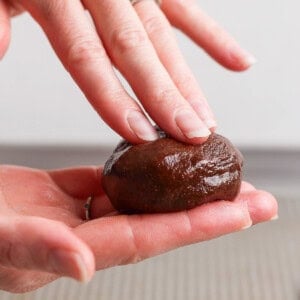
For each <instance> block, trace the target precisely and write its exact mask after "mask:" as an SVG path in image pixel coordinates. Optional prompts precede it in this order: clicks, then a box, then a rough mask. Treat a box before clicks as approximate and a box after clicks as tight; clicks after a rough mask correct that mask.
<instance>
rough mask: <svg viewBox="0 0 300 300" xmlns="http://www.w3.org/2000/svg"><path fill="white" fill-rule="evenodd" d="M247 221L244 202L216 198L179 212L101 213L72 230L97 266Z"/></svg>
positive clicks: (134, 257)
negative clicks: (103, 214) (94, 259)
mask: <svg viewBox="0 0 300 300" xmlns="http://www.w3.org/2000/svg"><path fill="white" fill-rule="evenodd" d="M250 224H251V219H250V217H249V213H248V210H247V207H246V205H243V204H241V203H240V204H237V203H232V202H227V201H219V202H215V203H209V204H207V205H203V206H200V207H197V208H195V209H192V210H189V211H183V212H178V213H169V214H153V215H131V216H126V215H120V216H115V217H104V218H101V219H97V220H93V221H90V222H87V223H85V224H82V225H80V226H79V227H77V228H76V229H75V232H76V233H77V234H78V236H79V237H80V238H82V239H83V240H84V241H85V242H86V243H87V244H88V245H89V246H90V247H91V249H92V250H93V252H94V255H95V258H96V268H97V269H102V268H106V267H109V266H114V265H119V264H125V263H132V262H137V261H140V260H141V259H145V258H147V257H150V256H154V255H157V254H160V253H163V252H166V251H169V250H172V249H174V248H177V247H179V246H183V245H187V244H191V243H196V242H201V241H205V240H208V239H212V238H215V237H218V236H220V235H223V234H227V233H230V232H234V231H238V230H240V229H242V228H245V227H249V225H250ZM94 241H97V243H95V242H94Z"/></svg>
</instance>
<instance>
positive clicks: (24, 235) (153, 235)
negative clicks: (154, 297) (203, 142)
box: [0, 166, 277, 292]
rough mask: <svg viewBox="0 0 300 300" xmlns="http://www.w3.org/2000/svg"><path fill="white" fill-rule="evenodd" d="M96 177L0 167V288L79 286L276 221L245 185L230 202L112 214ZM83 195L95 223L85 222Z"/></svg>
mask: <svg viewBox="0 0 300 300" xmlns="http://www.w3.org/2000/svg"><path fill="white" fill-rule="evenodd" d="M101 172H102V170H101V169H97V168H95V167H80V168H73V169H62V170H55V171H49V172H46V171H41V170H35V169H29V168H22V167H13V166H2V167H0V289H3V290H7V291H11V292H25V291H30V290H33V289H36V288H38V287H40V286H43V285H45V284H46V283H48V282H50V281H52V280H55V279H57V278H58V277H60V276H70V277H73V278H75V279H78V280H82V281H85V280H88V279H90V278H91V277H92V275H93V273H94V271H95V269H96V270H100V269H104V268H108V267H111V266H115V265H122V264H128V263H135V262H138V261H140V260H143V259H146V258H148V257H151V256H154V255H158V254H160V253H163V252H166V251H170V250H172V249H174V248H177V247H181V246H184V245H188V244H191V243H197V242H201V241H205V240H209V239H212V238H216V237H218V236H221V235H224V234H227V233H230V232H235V231H238V230H241V229H245V228H248V227H249V226H251V225H252V224H256V223H258V222H263V221H267V220H270V219H272V218H273V217H274V216H276V215H277V203H276V200H275V199H274V198H273V197H272V196H271V195H270V194H268V193H266V192H263V191H257V190H255V188H254V187H253V186H251V185H250V184H248V183H243V186H242V190H241V193H240V194H239V196H238V197H237V198H236V199H235V200H234V201H233V202H229V201H218V202H214V203H210V204H206V205H202V206H199V207H197V208H194V209H192V210H189V211H183V212H178V213H169V214H153V215H146V214H145V215H130V216H128V215H120V214H118V213H117V212H116V211H115V210H114V209H113V208H112V206H111V204H110V202H109V200H108V199H107V197H106V196H105V194H104V193H103V191H102V189H101V186H100V182H101ZM90 195H94V196H95V198H94V200H93V202H92V211H91V214H92V217H93V218H95V219H93V220H91V221H85V220H84V219H85V211H84V204H85V202H86V199H87V197H88V196H90Z"/></svg>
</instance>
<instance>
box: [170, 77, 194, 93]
mask: <svg viewBox="0 0 300 300" xmlns="http://www.w3.org/2000/svg"><path fill="white" fill-rule="evenodd" d="M173 82H174V84H175V85H176V86H177V88H178V89H179V90H180V91H192V90H194V89H195V88H194V87H195V85H196V82H195V78H194V76H192V75H191V74H185V75H182V74H181V75H180V76H177V77H174V78H173Z"/></svg>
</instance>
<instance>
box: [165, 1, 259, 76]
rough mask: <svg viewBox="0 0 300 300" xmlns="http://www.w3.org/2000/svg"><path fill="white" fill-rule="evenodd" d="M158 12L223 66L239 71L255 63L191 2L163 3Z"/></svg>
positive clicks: (253, 59)
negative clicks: (162, 12) (162, 13)
mask: <svg viewBox="0 0 300 300" xmlns="http://www.w3.org/2000/svg"><path fill="white" fill-rule="evenodd" d="M161 9H162V10H163V11H164V13H165V14H166V16H167V17H168V19H169V21H170V22H171V24H172V25H174V26H175V27H177V28H179V29H180V30H182V31H183V32H185V33H186V34H187V35H188V36H190V37H191V38H192V39H193V40H194V41H195V42H196V43H197V44H198V45H199V46H201V47H202V48H203V49H204V50H205V51H206V52H207V53H208V54H209V55H210V56H212V57H213V58H214V59H215V60H216V61H218V62H219V63H220V64H221V65H223V66H224V67H226V68H228V69H231V70H235V71H242V70H245V69H247V68H249V67H250V66H251V65H252V64H254V63H255V58H254V56H253V55H251V54H250V53H248V52H247V51H245V50H243V49H242V48H241V47H240V46H239V45H238V43H237V42H236V41H235V40H234V39H233V37H232V36H230V35H229V34H228V33H227V32H226V31H225V30H224V29H223V28H222V27H220V26H219V25H218V24H217V23H216V22H215V21H214V20H213V19H212V18H210V17H209V16H208V15H207V14H206V13H205V12H203V11H202V10H201V9H200V8H199V7H198V5H197V3H196V1H194V0H185V1H181V0H163V1H162V5H161Z"/></svg>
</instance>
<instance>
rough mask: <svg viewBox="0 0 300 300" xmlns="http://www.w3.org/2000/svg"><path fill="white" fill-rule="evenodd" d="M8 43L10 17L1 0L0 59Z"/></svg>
mask: <svg viewBox="0 0 300 300" xmlns="http://www.w3.org/2000/svg"><path fill="white" fill-rule="evenodd" d="M9 41H10V16H9V12H8V9H7V6H6V5H5V3H4V1H3V0H0V59H1V58H2V57H3V56H4V54H5V52H6V50H7V48H8V45H9Z"/></svg>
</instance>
